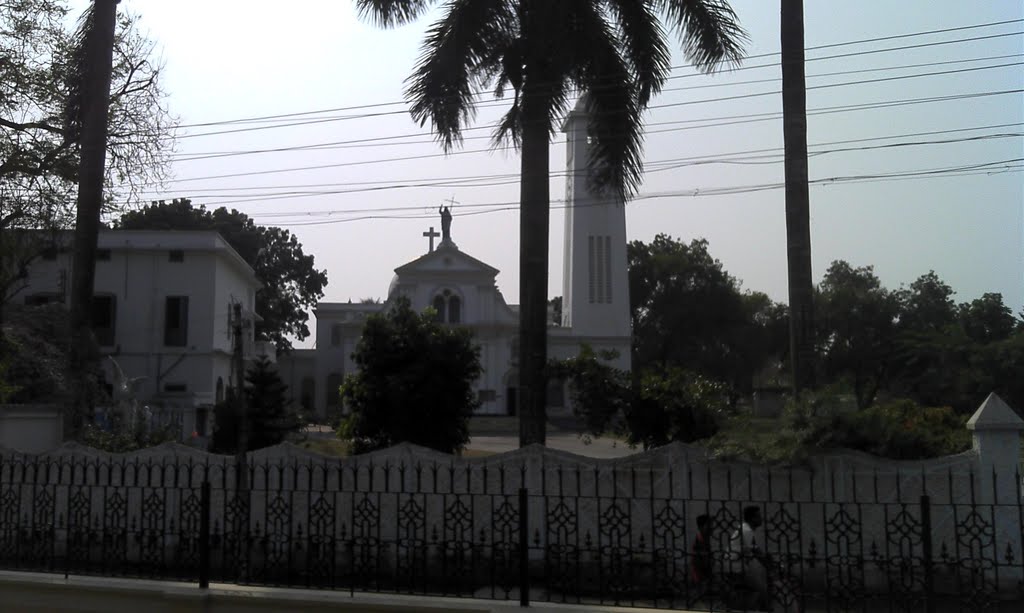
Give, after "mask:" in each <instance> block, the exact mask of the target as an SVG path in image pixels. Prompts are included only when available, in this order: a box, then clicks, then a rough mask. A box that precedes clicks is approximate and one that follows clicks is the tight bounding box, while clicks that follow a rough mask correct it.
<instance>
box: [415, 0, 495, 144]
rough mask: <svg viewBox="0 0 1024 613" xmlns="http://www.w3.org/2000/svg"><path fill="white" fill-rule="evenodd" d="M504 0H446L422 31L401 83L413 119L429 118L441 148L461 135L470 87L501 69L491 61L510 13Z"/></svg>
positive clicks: (469, 110) (470, 105) (469, 112)
mask: <svg viewBox="0 0 1024 613" xmlns="http://www.w3.org/2000/svg"><path fill="white" fill-rule="evenodd" d="M507 5H508V3H507V2H505V1H504V0H449V2H448V4H447V5H446V9H445V15H444V16H443V17H442V18H441V19H440V20H439V21H438V22H437V23H435V24H434V25H432V26H431V27H430V29H429V30H428V31H427V36H426V39H425V40H424V43H423V48H422V53H421V55H420V58H419V61H418V63H417V66H416V69H415V71H414V72H413V74H412V76H410V77H409V79H408V81H407V85H406V89H405V97H406V99H407V100H409V102H410V103H411V104H412V108H411V109H410V112H411V113H412V116H413V119H415V120H416V121H417V122H419V124H420V125H421V126H422V125H425V124H426V123H427V122H428V121H429V122H431V123H432V124H433V132H434V133H435V134H436V135H437V139H438V140H439V141H440V142H441V144H442V146H443V147H444V150H445V151H450V150H451V149H452V147H453V146H454V145H455V144H456V143H459V142H461V141H462V128H463V126H464V125H466V124H467V123H469V122H470V120H472V118H473V116H474V113H475V103H474V94H475V87H476V86H477V85H478V84H480V83H479V82H480V80H481V79H486V78H487V76H488V75H494V74H498V73H500V72H501V68H500V67H498V66H495V65H494V62H495V58H500V57H501V56H502V54H501V53H495V49H496V48H499V47H500V46H501V45H504V44H507V41H508V39H509V35H508V33H509V31H510V30H511V29H512V28H513V26H514V16H513V15H512V14H511V13H510V12H509V10H508V6H507Z"/></svg>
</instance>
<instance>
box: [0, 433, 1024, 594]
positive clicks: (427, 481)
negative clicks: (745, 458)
mask: <svg viewBox="0 0 1024 613" xmlns="http://www.w3.org/2000/svg"><path fill="white" fill-rule="evenodd" d="M511 455H512V457H507V458H502V461H501V462H500V463H499V462H494V463H488V462H487V461H484V460H480V461H464V460H459V461H456V460H449V459H445V458H443V457H440V456H438V455H437V454H429V453H424V454H421V457H418V458H416V457H412V456H409V457H407V458H405V459H400V460H395V459H394V458H384V459H382V458H381V457H380V456H375V457H374V458H371V459H369V460H367V459H360V458H351V459H345V460H329V459H319V460H316V461H313V460H308V461H302V460H299V459H294V458H293V459H290V460H289V459H280V458H278V459H273V458H270V457H263V458H252V459H251V461H250V464H249V467H248V468H249V471H250V474H249V479H248V483H249V484H250V489H249V491H238V490H237V488H236V487H235V484H236V479H235V476H236V475H235V472H234V471H235V466H234V464H233V460H232V459H231V458H223V457H219V456H210V455H207V454H200V453H192V454H191V455H185V454H183V453H181V454H178V455H174V456H171V457H160V456H159V455H156V454H154V455H151V456H150V457H148V458H147V457H138V456H137V457H135V458H132V459H124V458H118V457H116V456H107V455H99V454H95V455H90V454H88V453H80V454H74V455H70V454H69V455H62V456H61V455H56V456H26V455H18V454H0V567H2V568H4V569H12V570H13V569H17V570H29V571H39V572H47V573H61V574H75V575H78V574H82V575H101V576H113V577H141V578H151V579H168V580H178V581H191V582H196V583H197V584H198V585H200V586H202V587H206V586H208V585H209V582H211V581H215V582H229V583H239V584H255V585H267V586H293V587H304V588H315V589H333V590H346V591H349V592H352V593H355V592H358V591H373V592H393V593H401V594H422V595H428V596H434V595H437V596H461V597H474V598H490V599H503V600H513V601H519V602H520V603H521V604H524V605H526V604H529V603H530V602H531V601H538V600H543V601H554V602H567V603H578V604H588V603H603V604H614V605H624V606H638V607H639V606H642V607H656V608H686V609H708V610H723V609H725V608H727V607H729V606H749V605H741V604H739V603H741V602H743V601H744V600H745V599H748V598H749V597H750V596H751V592H756V591H757V590H756V586H752V585H750V581H749V576H748V573H747V571H748V570H749V568H750V565H756V564H763V566H762V567H761V568H764V571H765V574H766V577H765V579H766V586H767V591H768V592H769V596H770V598H771V599H772V600H773V602H774V605H775V610H776V611H779V610H792V611H797V610H828V611H878V610H885V611H890V610H891V611H925V612H930V611H947V610H950V611H953V610H956V611H960V610H964V611H996V610H1004V611H1011V610H1020V609H1019V608H1016V607H1020V606H1021V601H1022V600H1024V557H1022V555H1021V545H1022V543H1024V502H1022V497H1021V494H1022V492H1021V479H1020V474H1019V472H1018V473H1017V474H1015V475H1013V478H1012V480H1011V479H1007V480H1005V481H1002V480H1000V479H998V478H997V476H996V475H987V474H981V473H979V472H978V471H977V470H976V466H975V465H974V464H950V465H947V466H946V467H944V468H942V469H938V470H926V469H925V468H922V469H920V470H913V471H901V470H896V471H884V470H877V469H876V470H870V471H866V470H863V469H851V470H849V471H847V472H846V473H842V474H839V473H835V472H833V473H832V474H831V475H824V474H821V473H820V472H818V473H815V472H814V471H808V470H804V469H796V468H794V469H767V468H758V467H752V466H738V465H735V466H730V465H724V464H715V463H706V464H686V463H679V462H676V461H673V462H660V461H656V460H657V458H654V459H651V458H649V457H648V458H647V459H643V460H638V461H636V462H634V463H632V464H625V463H621V462H614V461H609V462H596V461H595V462H590V463H586V462H584V461H583V460H582V459H580V458H576V457H575V456H568V455H567V454H553V453H550V452H541V451H536V452H524V453H520V454H518V455H515V454H511ZM1007 483H1009V484H1011V491H1006V485H1005V484H1007ZM750 506H754V507H757V508H758V509H759V511H760V515H761V517H762V518H763V521H764V525H763V526H762V527H761V528H760V529H759V530H757V531H755V533H756V536H755V537H754V538H755V546H754V547H753V548H752V550H749V551H745V552H744V554H743V555H734V553H733V549H732V547H731V539H732V537H733V535H734V533H735V532H736V531H737V530H738V529H739V527H740V524H741V522H742V521H743V516H744V509H745V508H747V507H750ZM702 515H706V516H708V518H709V520H710V525H711V526H712V529H711V532H710V535H709V537H708V539H707V541H708V543H709V551H710V553H709V556H708V558H706V559H707V560H708V564H707V565H706V566H704V567H702V568H704V569H705V570H704V572H702V573H699V574H700V575H702V576H700V577H697V578H695V577H694V572H693V569H694V564H695V551H694V547H693V545H694V541H695V539H696V535H697V518H698V517H699V516H702ZM762 556H764V557H762ZM697 579H699V580H697Z"/></svg>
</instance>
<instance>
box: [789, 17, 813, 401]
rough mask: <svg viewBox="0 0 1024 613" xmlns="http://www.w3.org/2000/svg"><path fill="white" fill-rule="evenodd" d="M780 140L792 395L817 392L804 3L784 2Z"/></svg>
mask: <svg viewBox="0 0 1024 613" xmlns="http://www.w3.org/2000/svg"><path fill="white" fill-rule="evenodd" d="M780 20H781V28H780V31H781V43H782V135H783V142H784V146H785V160H786V163H785V166H786V170H785V172H786V254H787V261H788V270H789V275H788V276H789V342H790V364H792V369H793V371H792V372H793V392H794V394H795V395H799V394H800V392H801V391H803V390H805V389H810V388H813V387H814V381H815V370H814V369H815V359H814V355H815V354H814V303H813V301H814V279H813V278H812V276H811V222H810V195H809V194H808V190H807V96H806V89H805V83H804V6H803V0H782V5H781V11H780Z"/></svg>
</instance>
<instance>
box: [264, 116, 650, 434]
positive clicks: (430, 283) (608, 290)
mask: <svg viewBox="0 0 1024 613" xmlns="http://www.w3.org/2000/svg"><path fill="white" fill-rule="evenodd" d="M563 131H564V132H565V133H566V135H567V143H568V151H567V166H568V171H569V172H568V177H567V185H566V208H565V241H564V272H563V290H562V315H561V321H560V322H554V321H552V322H551V324H550V327H549V328H548V356H549V357H554V358H569V357H574V356H576V355H578V354H579V351H580V348H581V346H582V345H584V344H587V345H590V346H591V347H593V348H594V349H595V350H604V349H610V350H615V351H616V352H618V356H619V357H618V359H617V362H616V363H615V366H617V367H618V368H622V369H628V368H629V366H630V343H631V326H630V313H629V283H628V278H627V272H626V218H625V207H624V205H623V203H622V202H621V201H617V200H615V199H609V198H607V196H599V195H598V194H596V193H595V191H594V190H592V189H591V186H590V183H589V179H588V172H587V168H586V166H587V164H586V162H587V158H588V151H587V147H588V137H587V116H586V114H585V113H584V112H582V110H581V109H580V107H579V105H577V109H576V110H574V111H572V112H571V113H570V114H569V116H568V118H567V119H566V121H565V124H564V126H563ZM447 213H448V211H447V210H445V211H444V212H443V213H442V227H443V229H444V233H443V235H442V240H441V242H440V244H439V245H438V246H437V248H436V249H435V248H434V245H433V238H434V236H436V234H435V233H433V231H432V230H433V228H431V232H430V233H426V234H425V235H426V236H430V245H429V250H428V251H427V253H425V254H423V255H422V256H420V257H419V258H416V259H415V260H413V261H411V262H407V263H405V264H402V265H401V266H398V267H397V268H396V269H395V276H394V278H393V279H392V280H391V284H390V286H389V287H388V293H387V299H386V300H385V301H384V302H383V303H379V304H352V303H336V302H321V303H320V304H318V305H317V307H316V309H315V311H314V315H315V317H316V330H317V332H316V348H315V349H297V350H293V351H292V352H291V353H290V354H288V355H283V356H280V358H279V365H280V372H281V375H282V377H283V378H284V379H285V383H287V384H288V386H289V388H290V390H291V395H292V397H293V398H294V399H295V401H296V403H297V404H300V405H302V406H304V407H305V408H307V409H308V410H311V411H313V412H315V413H316V414H318V415H324V414H325V412H327V411H329V410H334V409H337V408H338V405H339V395H338V388H339V386H340V385H341V382H342V379H343V378H344V377H345V376H346V375H348V374H351V373H353V372H354V371H355V364H354V363H353V361H352V353H353V351H354V350H355V347H356V344H357V343H358V342H359V338H360V335H361V334H362V327H363V323H364V322H365V320H366V318H367V317H369V316H370V315H373V314H375V313H379V312H382V311H386V310H387V309H388V308H389V307H390V306H391V305H392V304H393V302H394V301H395V299H397V298H398V297H399V296H405V297H408V298H409V300H410V302H411V303H412V307H413V308H414V309H416V310H418V311H422V310H424V309H426V308H427V307H434V309H435V310H436V311H437V314H438V318H439V319H440V320H441V321H442V322H444V323H446V324H449V325H453V326H463V327H467V328H469V329H470V330H472V332H473V336H474V339H475V341H476V343H477V344H478V345H479V346H480V360H481V363H482V366H483V370H484V372H483V374H482V375H481V377H480V379H479V380H478V381H477V382H476V386H475V387H476V390H477V394H478V397H479V399H480V401H481V405H480V409H479V411H478V413H479V414H486V415H510V414H515V413H516V409H517V406H518V371H517V367H516V362H517V356H518V346H517V345H518V342H519V341H518V338H519V337H518V328H519V313H518V305H510V304H508V303H507V302H506V301H505V298H504V297H503V296H502V295H501V292H500V291H498V288H497V284H496V281H495V280H496V278H497V276H498V274H499V271H498V270H497V269H495V268H493V267H492V266H489V265H488V264H486V263H485V262H482V261H480V260H478V259H477V258H474V257H473V256H472V255H470V254H468V253H465V252H463V251H462V250H460V249H459V247H458V246H457V244H456V243H455V241H454V240H453V239H452V236H451V232H450V224H451V217H450V216H448V217H447V218H445V215H446V214H447ZM548 405H549V407H548V408H549V414H558V413H560V412H568V411H569V407H568V398H567V395H566V393H565V389H564V388H563V386H562V385H561V384H560V383H559V382H557V381H553V382H552V383H551V386H550V387H549V391H548Z"/></svg>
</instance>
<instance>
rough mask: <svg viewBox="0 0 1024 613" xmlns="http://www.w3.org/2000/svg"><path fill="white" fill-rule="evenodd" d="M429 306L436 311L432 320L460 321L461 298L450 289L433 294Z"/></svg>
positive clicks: (442, 321)
mask: <svg viewBox="0 0 1024 613" xmlns="http://www.w3.org/2000/svg"><path fill="white" fill-rule="evenodd" d="M431 306H433V307H434V310H435V311H437V315H436V316H435V318H434V321H438V322H441V323H449V324H458V323H462V298H459V297H458V296H457V295H456V294H455V293H453V292H452V290H450V289H446V290H444V291H443V292H441V293H440V294H438V295H436V296H434V300H433V302H431Z"/></svg>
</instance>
